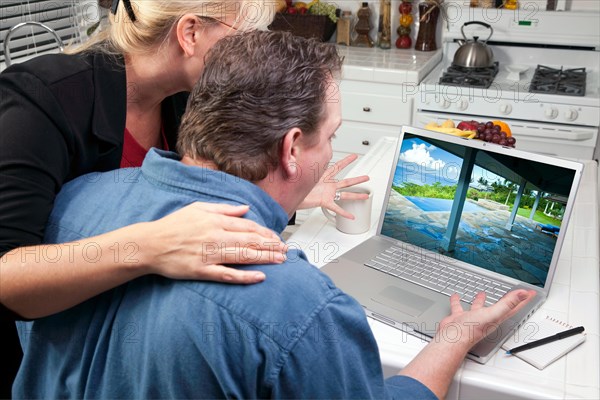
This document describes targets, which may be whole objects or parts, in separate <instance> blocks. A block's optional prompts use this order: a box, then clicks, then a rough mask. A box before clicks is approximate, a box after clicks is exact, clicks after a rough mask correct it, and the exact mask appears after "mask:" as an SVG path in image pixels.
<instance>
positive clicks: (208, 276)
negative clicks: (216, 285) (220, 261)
mask: <svg viewBox="0 0 600 400" xmlns="http://www.w3.org/2000/svg"><path fill="white" fill-rule="evenodd" d="M201 271H202V277H201V279H202V280H206V281H214V282H223V283H231V284H243V285H251V284H254V283H259V282H262V281H264V280H265V278H266V276H265V274H264V273H263V272H260V271H244V270H240V269H235V268H229V267H224V266H222V265H209V266H205V267H202V269H201Z"/></svg>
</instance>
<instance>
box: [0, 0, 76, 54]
mask: <svg viewBox="0 0 600 400" xmlns="http://www.w3.org/2000/svg"><path fill="white" fill-rule="evenodd" d="M80 3H81V2H80V1H77V0H52V1H48V0H28V1H14V0H0V63H4V62H5V54H4V41H5V39H6V35H7V34H8V31H9V30H10V29H11V28H12V27H14V26H15V25H17V24H19V23H21V22H28V21H36V22H41V23H43V24H44V25H46V26H48V27H50V28H52V29H53V30H54V31H55V32H56V33H57V34H58V36H59V37H60V38H61V39H62V41H63V43H64V44H65V45H67V44H69V43H72V42H77V41H80V38H81V29H82V28H81V26H82V24H83V21H82V18H83V16H82V12H81V10H82V8H81V7H82V6H81V4H80ZM57 48H58V43H57V42H56V40H55V39H54V36H53V35H52V34H51V33H50V32H48V31H46V30H45V29H43V28H40V27H37V26H29V25H28V26H25V27H22V28H20V29H18V30H16V31H14V33H13V34H12V36H11V38H10V42H9V54H10V58H11V61H13V62H14V61H17V60H18V59H19V58H23V57H27V56H31V55H34V54H38V53H41V52H47V51H50V50H52V49H57Z"/></svg>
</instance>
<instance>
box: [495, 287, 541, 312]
mask: <svg viewBox="0 0 600 400" xmlns="http://www.w3.org/2000/svg"><path fill="white" fill-rule="evenodd" d="M535 295H536V292H535V290H525V289H519V290H513V291H511V292H508V293H507V294H506V295H504V297H502V298H501V299H500V300H498V302H497V303H496V304H494V305H493V306H492V307H490V308H495V309H496V310H497V312H499V313H500V315H502V316H503V318H504V319H507V318H510V317H512V316H513V315H515V314H516V313H518V312H519V311H520V310H521V309H522V308H523V307H525V305H526V304H527V303H529V301H531V299H533V298H534V297H535Z"/></svg>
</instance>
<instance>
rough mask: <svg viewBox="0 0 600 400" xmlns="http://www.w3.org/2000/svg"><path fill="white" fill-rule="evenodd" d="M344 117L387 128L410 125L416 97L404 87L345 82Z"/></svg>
mask: <svg viewBox="0 0 600 400" xmlns="http://www.w3.org/2000/svg"><path fill="white" fill-rule="evenodd" d="M340 93H341V98H342V118H343V119H344V121H358V122H368V123H375V124H387V125H397V126H401V125H410V122H411V117H412V109H413V100H414V97H413V95H412V94H409V93H410V92H407V91H405V90H404V86H403V85H383V84H376V83H370V84H367V83H366V82H353V81H342V82H341V85H340Z"/></svg>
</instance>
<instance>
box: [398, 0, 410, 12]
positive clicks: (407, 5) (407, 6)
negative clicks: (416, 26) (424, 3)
mask: <svg viewBox="0 0 600 400" xmlns="http://www.w3.org/2000/svg"><path fill="white" fill-rule="evenodd" d="M399 10H400V14H410V13H411V12H412V3H411V2H410V1H403V2H402V3H400V7H399Z"/></svg>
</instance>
